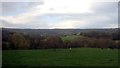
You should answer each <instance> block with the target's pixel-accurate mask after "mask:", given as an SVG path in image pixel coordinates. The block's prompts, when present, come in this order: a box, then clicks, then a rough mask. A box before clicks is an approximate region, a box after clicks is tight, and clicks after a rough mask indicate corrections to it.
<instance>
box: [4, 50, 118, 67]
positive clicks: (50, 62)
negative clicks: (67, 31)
mask: <svg viewBox="0 0 120 68" xmlns="http://www.w3.org/2000/svg"><path fill="white" fill-rule="evenodd" d="M2 61H3V63H2V64H3V66H6V65H7V66H117V65H118V50H117V49H114V50H109V51H108V50H107V49H103V50H102V49H98V48H73V49H72V51H69V50H68V49H57V50H56V51H53V50H52V49H46V50H4V51H3V60H2Z"/></svg>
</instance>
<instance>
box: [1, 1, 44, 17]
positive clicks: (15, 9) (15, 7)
mask: <svg viewBox="0 0 120 68" xmlns="http://www.w3.org/2000/svg"><path fill="white" fill-rule="evenodd" d="M41 4H43V2H2V14H3V15H9V14H11V15H14V14H19V13H21V12H26V11H29V10H30V8H33V7H35V6H36V5H41Z"/></svg>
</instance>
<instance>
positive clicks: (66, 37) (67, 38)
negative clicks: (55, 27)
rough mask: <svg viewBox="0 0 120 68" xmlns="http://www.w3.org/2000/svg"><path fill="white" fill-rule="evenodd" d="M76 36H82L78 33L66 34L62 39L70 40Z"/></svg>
mask: <svg viewBox="0 0 120 68" xmlns="http://www.w3.org/2000/svg"><path fill="white" fill-rule="evenodd" d="M78 37H82V36H80V35H67V36H64V37H62V40H63V41H65V40H69V41H71V40H73V39H76V38H78Z"/></svg>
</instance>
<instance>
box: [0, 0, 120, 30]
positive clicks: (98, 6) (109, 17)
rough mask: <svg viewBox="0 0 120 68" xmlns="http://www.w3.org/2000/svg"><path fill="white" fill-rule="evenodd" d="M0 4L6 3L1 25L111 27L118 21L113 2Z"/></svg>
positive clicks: (21, 26)
mask: <svg viewBox="0 0 120 68" xmlns="http://www.w3.org/2000/svg"><path fill="white" fill-rule="evenodd" d="M4 5H5V6H6V7H2V8H3V9H4V11H6V12H5V13H6V14H5V13H4V14H3V16H0V19H1V20H3V21H2V22H3V25H4V26H5V27H18V28H26V27H28V28H106V27H109V28H112V27H117V25H118V22H117V21H118V19H117V11H118V10H117V6H118V5H117V2H94V3H93V2H85V1H83V2H81V1H80V0H75V1H73V0H70V1H69V2H68V1H67V0H65V1H63V0H51V1H49V0H44V1H41V2H40V3H28V2H20V3H16V2H14V3H13V2H12V3H11V2H7V3H4ZM14 6H15V7H14ZM8 9H11V10H10V11H8ZM5 22H6V23H5Z"/></svg>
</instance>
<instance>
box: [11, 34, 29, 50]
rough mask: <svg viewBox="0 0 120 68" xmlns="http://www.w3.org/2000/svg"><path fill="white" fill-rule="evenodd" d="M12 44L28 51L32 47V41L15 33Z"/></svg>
mask: <svg viewBox="0 0 120 68" xmlns="http://www.w3.org/2000/svg"><path fill="white" fill-rule="evenodd" d="M12 42H13V43H14V45H15V47H16V48H18V49H28V48H29V45H30V41H29V40H28V39H26V38H25V37H24V35H23V34H21V33H14V34H13V36H12Z"/></svg>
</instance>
